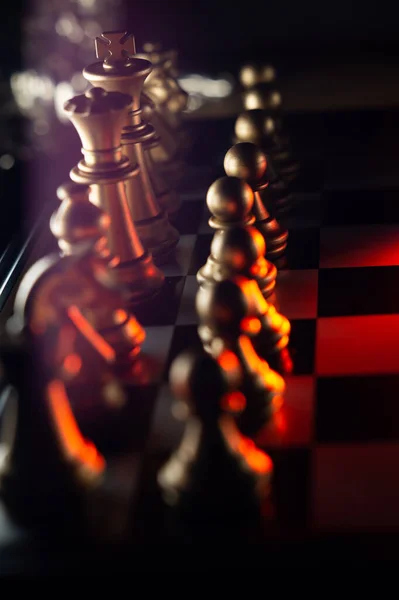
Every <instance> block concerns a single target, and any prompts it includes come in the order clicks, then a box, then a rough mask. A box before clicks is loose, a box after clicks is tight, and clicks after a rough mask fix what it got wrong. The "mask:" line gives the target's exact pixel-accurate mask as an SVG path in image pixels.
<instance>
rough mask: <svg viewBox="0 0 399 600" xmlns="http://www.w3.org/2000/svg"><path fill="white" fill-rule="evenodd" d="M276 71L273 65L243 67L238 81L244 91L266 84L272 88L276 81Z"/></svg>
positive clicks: (248, 65)
mask: <svg viewBox="0 0 399 600" xmlns="http://www.w3.org/2000/svg"><path fill="white" fill-rule="evenodd" d="M276 77H277V74H276V69H275V68H274V67H273V66H272V65H256V64H247V65H243V66H242V67H241V69H240V72H239V75H238V79H239V81H240V84H241V85H242V87H243V88H244V89H251V88H253V87H254V86H256V85H259V84H265V85H269V86H272V85H273V84H274V82H275V81H276Z"/></svg>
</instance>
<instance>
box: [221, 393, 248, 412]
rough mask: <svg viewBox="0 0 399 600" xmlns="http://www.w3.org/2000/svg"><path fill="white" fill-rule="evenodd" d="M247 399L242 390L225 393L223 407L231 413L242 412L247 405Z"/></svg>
mask: <svg viewBox="0 0 399 600" xmlns="http://www.w3.org/2000/svg"><path fill="white" fill-rule="evenodd" d="M246 404H247V401H246V399H245V396H244V394H243V393H242V392H239V391H234V392H231V393H228V394H225V395H224V396H223V398H222V400H221V406H222V409H223V410H225V411H227V412H230V413H241V412H242V411H243V410H244V409H245V407H246Z"/></svg>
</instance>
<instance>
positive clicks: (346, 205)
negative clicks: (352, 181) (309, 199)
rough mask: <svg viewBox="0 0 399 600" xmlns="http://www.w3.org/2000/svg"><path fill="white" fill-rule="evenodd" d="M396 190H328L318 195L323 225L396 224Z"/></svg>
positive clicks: (398, 212)
mask: <svg viewBox="0 0 399 600" xmlns="http://www.w3.org/2000/svg"><path fill="white" fill-rule="evenodd" d="M398 198H399V189H386V190H378V191H376V190H370V189H365V190H345V189H343V190H331V191H325V192H323V194H322V219H321V220H322V224H323V225H345V226H348V225H374V224H391V223H399V202H398Z"/></svg>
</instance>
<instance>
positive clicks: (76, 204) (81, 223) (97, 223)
mask: <svg viewBox="0 0 399 600" xmlns="http://www.w3.org/2000/svg"><path fill="white" fill-rule="evenodd" d="M57 196H58V198H59V200H61V201H62V203H63V204H62V205H61V206H60V208H59V210H58V211H57V212H55V213H54V214H53V216H52V217H51V219H50V229H51V232H52V234H53V235H54V236H55V237H56V238H57V239H58V243H59V245H60V247H61V248H62V249H63V250H64V251H65V249H66V248H64V246H65V244H66V245H67V246H68V245H74V246H75V247H77V246H78V245H79V248H81V249H82V250H83V249H84V247H86V246H87V247H88V249H96V248H94V245H95V244H96V243H97V242H98V243H99V244H100V245H101V246H102V245H104V240H105V239H106V235H107V233H108V231H109V227H110V223H111V222H110V218H109V215H108V214H107V213H105V212H104V211H102V210H101V209H100V208H98V207H97V206H95V205H94V204H93V203H92V202H90V199H89V196H90V188H89V186H87V185H81V184H78V183H73V182H72V181H70V182H67V183H64V184H63V185H61V186H59V188H58V189H57Z"/></svg>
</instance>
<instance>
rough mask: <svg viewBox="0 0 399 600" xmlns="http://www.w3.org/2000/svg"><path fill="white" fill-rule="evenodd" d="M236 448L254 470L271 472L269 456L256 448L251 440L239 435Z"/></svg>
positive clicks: (264, 472) (271, 463) (271, 466)
mask: <svg viewBox="0 0 399 600" xmlns="http://www.w3.org/2000/svg"><path fill="white" fill-rule="evenodd" d="M237 450H238V452H239V453H240V454H242V456H243V457H244V458H245V461H246V462H247V464H248V466H249V467H251V469H253V470H254V471H257V472H258V473H262V474H266V473H270V474H271V473H272V472H273V462H272V460H271V458H270V456H268V455H267V454H265V452H263V451H262V450H260V449H259V448H257V447H256V445H255V443H254V442H253V441H252V440H250V439H248V438H246V437H244V436H241V438H240V440H239V443H238V448H237Z"/></svg>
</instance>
